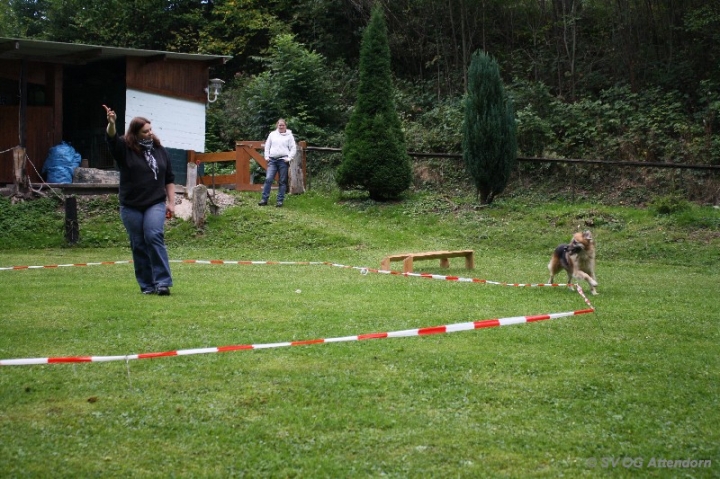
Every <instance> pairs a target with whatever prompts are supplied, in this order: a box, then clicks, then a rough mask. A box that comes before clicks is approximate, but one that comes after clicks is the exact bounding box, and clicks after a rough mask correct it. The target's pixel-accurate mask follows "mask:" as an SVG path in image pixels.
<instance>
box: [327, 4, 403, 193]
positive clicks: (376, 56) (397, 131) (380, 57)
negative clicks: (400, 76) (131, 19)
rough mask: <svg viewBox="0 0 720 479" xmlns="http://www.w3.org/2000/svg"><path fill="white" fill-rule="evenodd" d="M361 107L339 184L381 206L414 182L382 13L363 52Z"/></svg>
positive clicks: (375, 15)
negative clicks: (381, 203)
mask: <svg viewBox="0 0 720 479" xmlns="http://www.w3.org/2000/svg"><path fill="white" fill-rule="evenodd" d="M359 75H360V77H359V85H358V94H357V101H356V103H355V109H354V110H353V112H352V114H351V116H350V120H349V121H348V124H347V126H346V127H345V144H344V146H343V158H342V162H341V163H340V166H339V167H338V170H337V175H336V181H337V184H338V186H339V187H340V188H341V189H350V188H360V189H364V190H366V191H367V192H368V193H369V195H370V198H371V199H373V200H377V201H386V200H390V199H395V198H397V197H398V196H400V194H401V193H402V192H404V191H405V190H407V189H408V187H409V186H410V184H411V182H412V170H411V167H410V157H409V156H408V154H407V149H406V146H405V135H404V133H403V131H402V127H401V124H400V118H399V117H398V115H397V112H396V111H395V104H394V101H393V83H392V74H391V69H390V46H389V43H388V37H387V27H386V25H385V18H384V15H383V11H382V8H381V7H380V6H379V5H376V6H375V7H373V11H372V16H371V18H370V23H369V24H368V26H367V28H366V30H365V33H364V34H363V39H362V44H361V47H360V74H359Z"/></svg>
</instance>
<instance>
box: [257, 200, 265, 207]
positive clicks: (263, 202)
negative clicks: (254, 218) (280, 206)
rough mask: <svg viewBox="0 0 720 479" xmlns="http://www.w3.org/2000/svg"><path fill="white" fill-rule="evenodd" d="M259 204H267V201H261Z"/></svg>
mask: <svg viewBox="0 0 720 479" xmlns="http://www.w3.org/2000/svg"><path fill="white" fill-rule="evenodd" d="M258 206H267V201H261V202H260V203H258Z"/></svg>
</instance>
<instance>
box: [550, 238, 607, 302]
mask: <svg viewBox="0 0 720 479" xmlns="http://www.w3.org/2000/svg"><path fill="white" fill-rule="evenodd" d="M548 269H549V270H550V284H553V280H554V279H555V275H556V274H558V273H559V272H560V271H561V270H563V269H564V270H565V271H567V275H568V281H567V282H568V285H570V287H572V279H573V278H576V279H577V280H578V281H580V280H583V279H584V280H585V281H587V282H588V284H590V290H591V292H592V294H598V293H597V290H596V289H595V287H596V286H597V285H598V283H597V280H596V279H595V240H593V237H592V234H591V233H590V231H584V232H582V233H575V234H574V235H573V237H572V241H570V244H561V245H560V246H558V247H557V248H555V251H553V254H552V257H551V258H550V263H549V264H548Z"/></svg>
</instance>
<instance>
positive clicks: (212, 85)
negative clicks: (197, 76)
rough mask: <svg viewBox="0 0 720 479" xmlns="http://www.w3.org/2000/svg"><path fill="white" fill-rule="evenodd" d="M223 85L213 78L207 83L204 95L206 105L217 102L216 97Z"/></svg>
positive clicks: (219, 80) (220, 81)
mask: <svg viewBox="0 0 720 479" xmlns="http://www.w3.org/2000/svg"><path fill="white" fill-rule="evenodd" d="M224 84H225V82H224V81H222V80H221V79H219V78H213V79H212V80H210V81H209V84H208V86H207V88H205V93H207V99H208V103H213V102H215V101H217V97H218V95H219V94H220V90H222V86H223V85H224ZM210 95H212V96H213V97H212V100H211V99H210Z"/></svg>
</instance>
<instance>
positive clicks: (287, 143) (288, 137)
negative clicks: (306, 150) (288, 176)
mask: <svg viewBox="0 0 720 479" xmlns="http://www.w3.org/2000/svg"><path fill="white" fill-rule="evenodd" d="M296 148H297V147H296V145H295V138H294V137H293V134H292V131H291V130H285V133H280V132H279V131H278V130H273V131H271V132H270V134H269V135H268V137H267V140H265V160H270V158H282V159H283V160H285V161H290V160H292V159H293V158H295V150H296Z"/></svg>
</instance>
